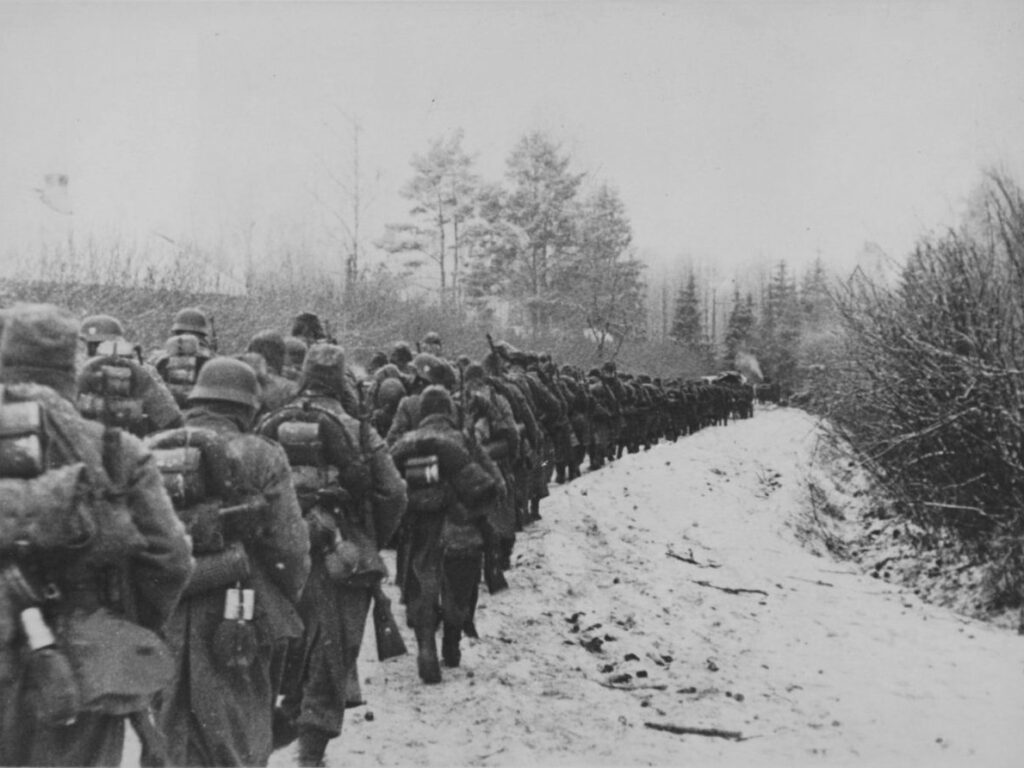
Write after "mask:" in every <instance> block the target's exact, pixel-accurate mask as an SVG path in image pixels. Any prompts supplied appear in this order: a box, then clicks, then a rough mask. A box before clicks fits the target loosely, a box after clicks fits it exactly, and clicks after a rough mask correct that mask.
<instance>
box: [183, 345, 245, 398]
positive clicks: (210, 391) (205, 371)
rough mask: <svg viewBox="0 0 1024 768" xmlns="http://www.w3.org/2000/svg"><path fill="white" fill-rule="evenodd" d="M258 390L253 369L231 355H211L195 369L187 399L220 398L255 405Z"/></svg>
mask: <svg viewBox="0 0 1024 768" xmlns="http://www.w3.org/2000/svg"><path fill="white" fill-rule="evenodd" d="M259 391H260V390H259V383H258V382H257V381H256V372H255V371H254V370H253V369H252V368H251V367H249V366H248V365H246V364H245V363H243V362H242V361H241V360H235V359H234V358H231V357H215V358H213V359H212V360H210V361H209V362H207V363H206V364H205V365H204V366H203V367H202V368H201V369H200V370H199V378H198V380H197V381H196V385H195V387H194V388H193V389H192V392H191V393H190V394H189V396H188V401H189V403H191V402H193V401H195V400H221V401H224V402H227V403H237V404H239V405H245V406H248V407H249V408H259Z"/></svg>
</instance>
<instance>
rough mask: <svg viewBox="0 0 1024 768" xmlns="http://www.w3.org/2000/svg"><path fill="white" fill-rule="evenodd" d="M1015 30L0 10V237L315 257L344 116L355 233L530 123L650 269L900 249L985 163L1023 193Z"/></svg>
mask: <svg viewBox="0 0 1024 768" xmlns="http://www.w3.org/2000/svg"><path fill="white" fill-rule="evenodd" d="M1022 39H1024V3H1022V2H1019V0H1012V1H1008V2H994V1H988V2H986V1H984V0H973V1H972V2H942V1H941V0H934V1H929V2H852V1H851V2H809V1H808V2H715V3H697V2H674V3H661V2H631V3H598V2H587V3H559V4H551V3H483V2H461V3H424V2H420V3H375V4H364V3H280V4H278V3H254V2H248V3H238V4H215V3H203V4H196V5H192V4H180V3H141V4H133V5H120V4H86V5H78V4H76V5H64V4H53V3H31V4H12V3H3V4H0V238H2V241H3V243H4V245H5V246H6V247H8V248H9V247H10V246H11V245H12V244H14V245H18V246H25V247H30V245H31V243H32V241H33V240H36V239H38V238H40V237H49V236H52V235H53V233H54V232H58V231H60V230H61V228H62V227H65V226H67V225H68V223H69V222H71V223H73V227H74V233H75V239H76V242H82V240H83V239H84V238H86V237H89V236H90V235H91V236H93V237H95V238H97V240H98V241H99V242H107V241H108V240H113V239H115V238H120V239H122V240H126V241H138V242H141V243H143V244H146V245H152V246H153V247H154V248H155V249H157V250H159V248H161V247H163V248H166V245H163V246H161V242H162V241H159V240H158V239H156V238H154V237H153V235H152V233H153V232H159V233H161V234H164V235H166V236H169V237H171V238H179V237H185V238H194V239H196V240H198V241H200V242H201V243H216V242H220V243H221V244H222V245H223V247H225V248H227V249H229V250H231V251H237V250H239V249H240V248H241V247H242V246H241V243H242V242H243V241H244V240H245V237H246V234H245V233H249V235H248V236H249V237H250V238H251V239H252V241H253V242H254V244H255V247H256V248H257V250H259V249H263V248H267V247H276V244H279V243H288V244H291V245H293V246H295V247H298V248H302V247H306V248H312V249H317V248H321V247H323V244H324V242H325V240H324V236H323V226H322V220H323V209H322V206H321V205H320V204H318V203H317V201H316V199H315V196H314V193H316V194H318V195H319V196H320V197H321V198H323V199H327V198H330V196H331V185H330V184H329V182H328V181H327V175H326V173H325V168H327V167H331V168H334V169H335V170H337V171H338V172H340V173H341V174H342V175H345V174H346V173H347V165H348V156H349V154H350V151H351V147H350V139H349V138H348V136H349V134H348V130H349V129H348V125H347V123H346V119H345V118H344V117H343V114H344V113H346V112H347V113H349V114H355V115H358V117H359V119H360V122H361V124H362V134H361V138H362V144H361V149H362V152H361V155H362V157H361V162H362V167H363V170H364V171H366V172H367V175H370V174H376V173H378V172H379V178H378V179H377V180H376V181H375V182H374V187H375V191H374V200H373V203H372V206H371V207H370V209H369V210H368V211H367V219H366V221H365V222H364V227H365V228H366V230H367V231H368V234H369V235H370V236H371V238H372V237H374V236H376V235H377V234H379V232H380V231H381V230H382V229H383V223H384V222H385V221H389V220H396V219H400V218H401V217H402V215H403V213H404V211H405V208H406V204H405V202H404V201H402V200H401V199H400V198H399V196H398V190H399V189H400V187H401V186H402V184H403V183H404V182H405V181H406V180H407V179H408V177H409V175H410V173H409V160H410V158H411V156H412V154H413V153H415V152H422V151H424V150H425V149H426V147H427V144H428V142H429V140H430V139H431V138H434V137H437V136H440V135H442V134H445V133H447V132H448V131H450V130H452V129H454V128H458V127H461V128H464V129H465V146H466V147H467V149H469V150H470V151H471V152H475V153H478V170H479V172H480V173H481V174H482V175H483V176H485V177H487V178H492V179H497V178H499V177H500V175H501V174H502V172H503V169H504V162H505V158H506V156H507V155H508V153H509V151H510V150H511V148H512V146H513V144H514V143H515V142H516V140H517V139H518V138H519V137H520V136H522V135H523V134H524V133H525V132H527V131H530V130H534V129H541V130H545V131H547V132H549V133H550V134H551V135H552V136H554V137H555V138H556V139H558V140H560V141H562V142H563V144H564V147H565V149H566V150H568V151H569V152H570V153H571V154H572V156H573V158H574V160H575V164H576V167H577V169H578V170H583V171H587V172H589V174H590V175H591V177H593V178H594V179H596V180H606V181H609V182H611V183H612V184H614V185H615V186H617V187H618V189H619V190H620V192H621V194H622V197H623V199H624V200H625V203H626V205H627V208H628V210H629V213H630V215H631V218H632V221H633V225H634V240H635V244H636V245H637V247H638V248H639V249H641V250H642V251H643V252H644V253H646V254H648V255H649V256H650V258H651V259H652V260H654V261H656V262H659V263H663V262H668V261H670V260H672V259H674V258H676V257H678V256H680V255H681V254H688V255H690V256H692V257H694V258H696V259H699V260H702V261H706V262H719V263H721V264H722V265H723V266H724V268H726V269H727V268H729V267H730V266H731V265H738V264H743V263H748V262H750V261H751V260H752V259H754V258H758V257H760V258H763V259H765V260H771V261H774V260H778V259H781V258H786V259H788V260H790V261H791V262H792V263H796V264H800V263H804V262H806V261H807V260H809V259H811V258H813V257H814V255H815V254H816V253H819V252H820V254H821V255H822V257H823V258H825V259H826V260H827V261H829V262H833V263H835V264H837V265H838V264H847V263H849V262H851V261H852V259H853V258H854V256H855V255H856V254H857V253H858V252H859V251H860V250H861V248H862V246H863V244H864V243H865V242H866V241H872V242H876V243H878V244H879V245H880V246H881V247H882V248H883V249H885V250H886V251H888V252H889V253H890V254H892V255H896V256H899V255H902V254H903V253H905V252H906V251H907V250H908V249H909V248H910V247H911V245H912V244H913V242H914V241H915V240H916V239H917V237H918V236H920V235H921V234H922V233H923V232H924V231H927V230H931V229H934V228H937V227H942V226H945V225H949V224H952V223H954V222H955V220H956V217H957V215H958V214H959V212H960V211H961V210H962V207H963V204H964V199H965V198H966V196H967V195H968V194H969V193H970V191H971V189H972V188H973V187H974V186H975V185H976V184H977V183H978V181H979V180H980V174H981V171H982V169H984V168H985V167H988V166H999V167H1002V168H1004V169H1006V170H1008V171H1009V172H1011V173H1012V174H1013V175H1014V176H1015V177H1016V178H1017V179H1018V180H1019V181H1024V45H1021V40H1022ZM47 173H66V174H68V175H69V178H70V185H69V190H70V197H71V205H72V207H73V209H74V215H73V216H72V217H70V218H69V217H66V216H61V215H60V214H56V213H53V212H51V211H49V210H48V209H47V208H45V207H44V206H43V205H42V204H41V203H40V202H39V200H38V199H37V196H36V193H35V192H34V191H33V188H34V187H38V186H40V185H41V183H42V178H43V176H44V174H47ZM29 252H31V250H30V251H29Z"/></svg>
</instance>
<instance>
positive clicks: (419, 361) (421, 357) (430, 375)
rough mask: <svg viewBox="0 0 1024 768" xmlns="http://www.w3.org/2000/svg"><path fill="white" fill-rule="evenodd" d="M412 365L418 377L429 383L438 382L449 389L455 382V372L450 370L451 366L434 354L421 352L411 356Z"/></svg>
mask: <svg viewBox="0 0 1024 768" xmlns="http://www.w3.org/2000/svg"><path fill="white" fill-rule="evenodd" d="M412 365H413V367H414V368H415V369H416V373H418V374H419V375H420V378H422V379H425V380H426V381H428V382H429V383H430V384H440V385H441V386H443V387H448V388H449V389H450V388H451V387H452V386H453V385H454V384H455V372H454V371H452V367H451V366H450V365H448V363H446V362H445V361H444V360H441V359H439V358H437V357H435V356H434V355H431V354H428V353H427V352H421V353H420V354H418V355H416V357H415V358H413V361H412Z"/></svg>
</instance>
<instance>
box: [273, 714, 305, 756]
mask: <svg viewBox="0 0 1024 768" xmlns="http://www.w3.org/2000/svg"><path fill="white" fill-rule="evenodd" d="M271 733H272V739H273V745H274V749H283V748H284V747H287V746H288V745H289V744H291V743H292V742H293V741H295V740H296V739H297V738H299V728H298V726H297V725H295V721H294V720H293V719H292V718H291V717H289V716H288V715H287V714H285V712H284V710H283V709H281V708H280V707H274V714H273V720H272V721H271Z"/></svg>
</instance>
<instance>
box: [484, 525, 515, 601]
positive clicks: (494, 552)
mask: <svg viewBox="0 0 1024 768" xmlns="http://www.w3.org/2000/svg"><path fill="white" fill-rule="evenodd" d="M479 527H480V535H481V536H483V539H484V581H485V582H486V583H487V591H488V592H489V593H491V594H492V595H496V594H497V593H498V592H501V591H503V590H506V589H508V582H507V581H506V580H505V574H504V573H502V572H501V561H500V559H499V555H498V547H499V546H500V541H499V539H498V535H497V532H496V531H495V530H494V528H493V527H492V526H491V521H490V520H488V519H487V518H486V517H485V518H484V519H483V520H481V521H480V524H479Z"/></svg>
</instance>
